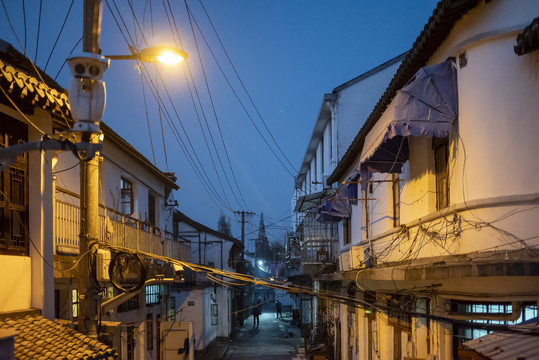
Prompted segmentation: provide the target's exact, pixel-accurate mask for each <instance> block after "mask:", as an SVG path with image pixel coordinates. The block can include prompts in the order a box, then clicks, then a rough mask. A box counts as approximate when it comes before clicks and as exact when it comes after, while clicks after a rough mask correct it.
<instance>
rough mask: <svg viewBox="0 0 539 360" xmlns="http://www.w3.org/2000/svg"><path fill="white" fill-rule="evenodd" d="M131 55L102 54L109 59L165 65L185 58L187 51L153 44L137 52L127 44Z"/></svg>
mask: <svg viewBox="0 0 539 360" xmlns="http://www.w3.org/2000/svg"><path fill="white" fill-rule="evenodd" d="M129 51H131V55H103V56H104V57H106V58H108V59H111V60H138V61H139V62H150V63H155V62H159V63H162V64H165V65H176V64H179V63H181V62H182V61H184V60H185V59H187V53H186V52H185V51H182V50H180V49H176V48H173V47H163V46H154V47H149V48H146V49H142V50H140V52H137V51H136V50H135V48H134V47H133V46H129Z"/></svg>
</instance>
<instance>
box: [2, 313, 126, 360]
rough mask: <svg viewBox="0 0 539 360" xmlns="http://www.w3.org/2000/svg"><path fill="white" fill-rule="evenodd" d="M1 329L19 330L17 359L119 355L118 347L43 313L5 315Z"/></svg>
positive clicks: (106, 359)
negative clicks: (62, 323)
mask: <svg viewBox="0 0 539 360" xmlns="http://www.w3.org/2000/svg"><path fill="white" fill-rule="evenodd" d="M0 329H12V330H15V331H16V332H18V335H17V336H16V337H15V358H16V359H20V360H26V359H69V360H72V359H73V360H75V359H76V360H79V359H84V360H90V359H92V360H113V359H118V352H117V351H116V349H113V348H111V347H109V346H107V345H105V344H103V343H101V342H99V341H98V340H95V339H92V338H89V337H87V336H85V335H83V334H81V333H79V332H77V331H75V330H72V329H70V328H68V327H65V326H63V325H60V324H59V323H57V322H54V321H50V320H47V319H45V318H44V317H43V316H41V315H26V316H24V317H19V318H9V317H8V318H5V319H2V320H1V321H0Z"/></svg>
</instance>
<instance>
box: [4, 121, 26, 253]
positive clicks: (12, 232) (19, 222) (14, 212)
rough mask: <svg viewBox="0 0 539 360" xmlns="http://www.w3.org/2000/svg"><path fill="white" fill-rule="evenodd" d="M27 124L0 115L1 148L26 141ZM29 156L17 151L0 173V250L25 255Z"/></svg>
mask: <svg viewBox="0 0 539 360" xmlns="http://www.w3.org/2000/svg"><path fill="white" fill-rule="evenodd" d="M27 131H28V130H27V127H26V125H24V124H22V123H20V122H19V121H16V120H14V119H12V118H10V117H7V116H5V115H0V148H5V147H8V146H11V145H16V144H19V143H23V142H26V141H27V139H28V137H27V135H26V134H27ZM27 226H28V160H27V156H26V154H21V155H18V156H17V158H16V160H15V162H14V163H13V164H12V165H11V166H10V167H9V168H8V169H6V170H4V171H2V172H1V173H0V253H1V254H13V255H28V236H27V231H26V228H27Z"/></svg>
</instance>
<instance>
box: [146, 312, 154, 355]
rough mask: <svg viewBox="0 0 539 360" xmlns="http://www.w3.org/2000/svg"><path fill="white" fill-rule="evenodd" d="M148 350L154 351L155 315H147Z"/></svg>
mask: <svg viewBox="0 0 539 360" xmlns="http://www.w3.org/2000/svg"><path fill="white" fill-rule="evenodd" d="M146 350H153V315H152V314H148V315H146Z"/></svg>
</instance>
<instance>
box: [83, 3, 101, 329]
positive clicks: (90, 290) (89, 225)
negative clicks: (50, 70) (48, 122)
mask: <svg viewBox="0 0 539 360" xmlns="http://www.w3.org/2000/svg"><path fill="white" fill-rule="evenodd" d="M100 28H101V4H100V0H84V20H83V43H82V49H83V51H84V52H87V53H94V54H99V53H100V50H99V34H100ZM90 81H93V80H90ZM81 134H82V135H81V136H82V138H81V142H88V143H99V134H98V133H94V132H91V131H88V132H84V131H83V132H81ZM99 162H100V156H99V154H98V153H96V154H95V156H93V157H92V158H91V159H88V158H87V157H86V154H82V161H81V163H80V235H79V236H80V237H79V239H80V245H79V249H80V256H82V259H81V261H80V263H79V306H80V311H79V331H80V332H82V333H83V334H88V335H89V336H92V337H97V304H98V292H97V289H96V288H95V286H94V284H93V282H92V279H91V278H90V276H91V274H90V273H89V270H90V264H91V263H90V261H89V260H90V256H89V254H86V253H87V252H88V250H90V249H91V248H92V246H93V244H94V243H95V242H96V241H97V240H98V239H99ZM85 254H86V255H85ZM94 266H95V265H94Z"/></svg>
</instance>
